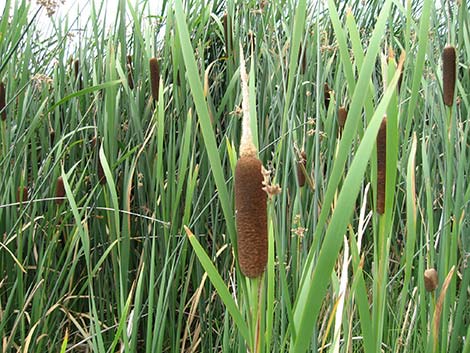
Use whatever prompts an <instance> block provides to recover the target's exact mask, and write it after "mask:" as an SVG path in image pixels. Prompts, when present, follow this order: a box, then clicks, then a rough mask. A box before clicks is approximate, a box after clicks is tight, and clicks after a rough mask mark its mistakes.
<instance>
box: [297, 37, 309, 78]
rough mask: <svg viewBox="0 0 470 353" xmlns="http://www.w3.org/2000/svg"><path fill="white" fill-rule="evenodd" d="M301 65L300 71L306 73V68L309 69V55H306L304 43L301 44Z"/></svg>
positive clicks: (299, 58)
mask: <svg viewBox="0 0 470 353" xmlns="http://www.w3.org/2000/svg"><path fill="white" fill-rule="evenodd" d="M298 60H299V66H300V73H301V74H302V75H303V74H305V70H306V69H307V57H306V55H305V50H304V48H303V47H302V43H300V46H299V57H298Z"/></svg>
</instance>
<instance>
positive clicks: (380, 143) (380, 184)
mask: <svg viewBox="0 0 470 353" xmlns="http://www.w3.org/2000/svg"><path fill="white" fill-rule="evenodd" d="M386 161H387V117H386V116H384V118H383V120H382V124H381V125H380V129H379V133H378V134H377V213H378V214H381V215H382V214H384V212H385V176H386V166H387V163H386Z"/></svg>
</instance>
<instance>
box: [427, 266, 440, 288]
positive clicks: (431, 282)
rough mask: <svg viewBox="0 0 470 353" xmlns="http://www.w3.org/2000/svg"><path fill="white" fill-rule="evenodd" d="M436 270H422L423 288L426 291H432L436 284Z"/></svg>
mask: <svg viewBox="0 0 470 353" xmlns="http://www.w3.org/2000/svg"><path fill="white" fill-rule="evenodd" d="M438 282H439V281H438V278H437V271H436V270H435V269H433V268H428V269H427V270H426V271H424V288H426V290H427V291H428V292H433V291H434V290H435V289H436V288H437V285H438Z"/></svg>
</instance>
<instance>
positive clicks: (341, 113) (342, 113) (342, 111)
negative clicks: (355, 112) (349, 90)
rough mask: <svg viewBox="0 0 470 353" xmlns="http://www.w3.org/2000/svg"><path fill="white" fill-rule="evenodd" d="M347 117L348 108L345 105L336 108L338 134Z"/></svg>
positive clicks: (341, 130)
mask: <svg viewBox="0 0 470 353" xmlns="http://www.w3.org/2000/svg"><path fill="white" fill-rule="evenodd" d="M347 117H348V110H347V109H346V108H345V107H340V108H339V109H338V126H339V133H340V134H341V133H342V132H343V129H344V125H345V124H346V118H347Z"/></svg>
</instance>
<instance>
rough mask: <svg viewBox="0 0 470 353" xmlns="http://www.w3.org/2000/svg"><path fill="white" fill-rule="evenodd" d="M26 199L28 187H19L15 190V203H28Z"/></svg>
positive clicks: (27, 197)
mask: <svg viewBox="0 0 470 353" xmlns="http://www.w3.org/2000/svg"><path fill="white" fill-rule="evenodd" d="M28 199H29V195H28V187H27V186H23V187H21V186H19V187H18V190H16V202H28Z"/></svg>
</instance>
